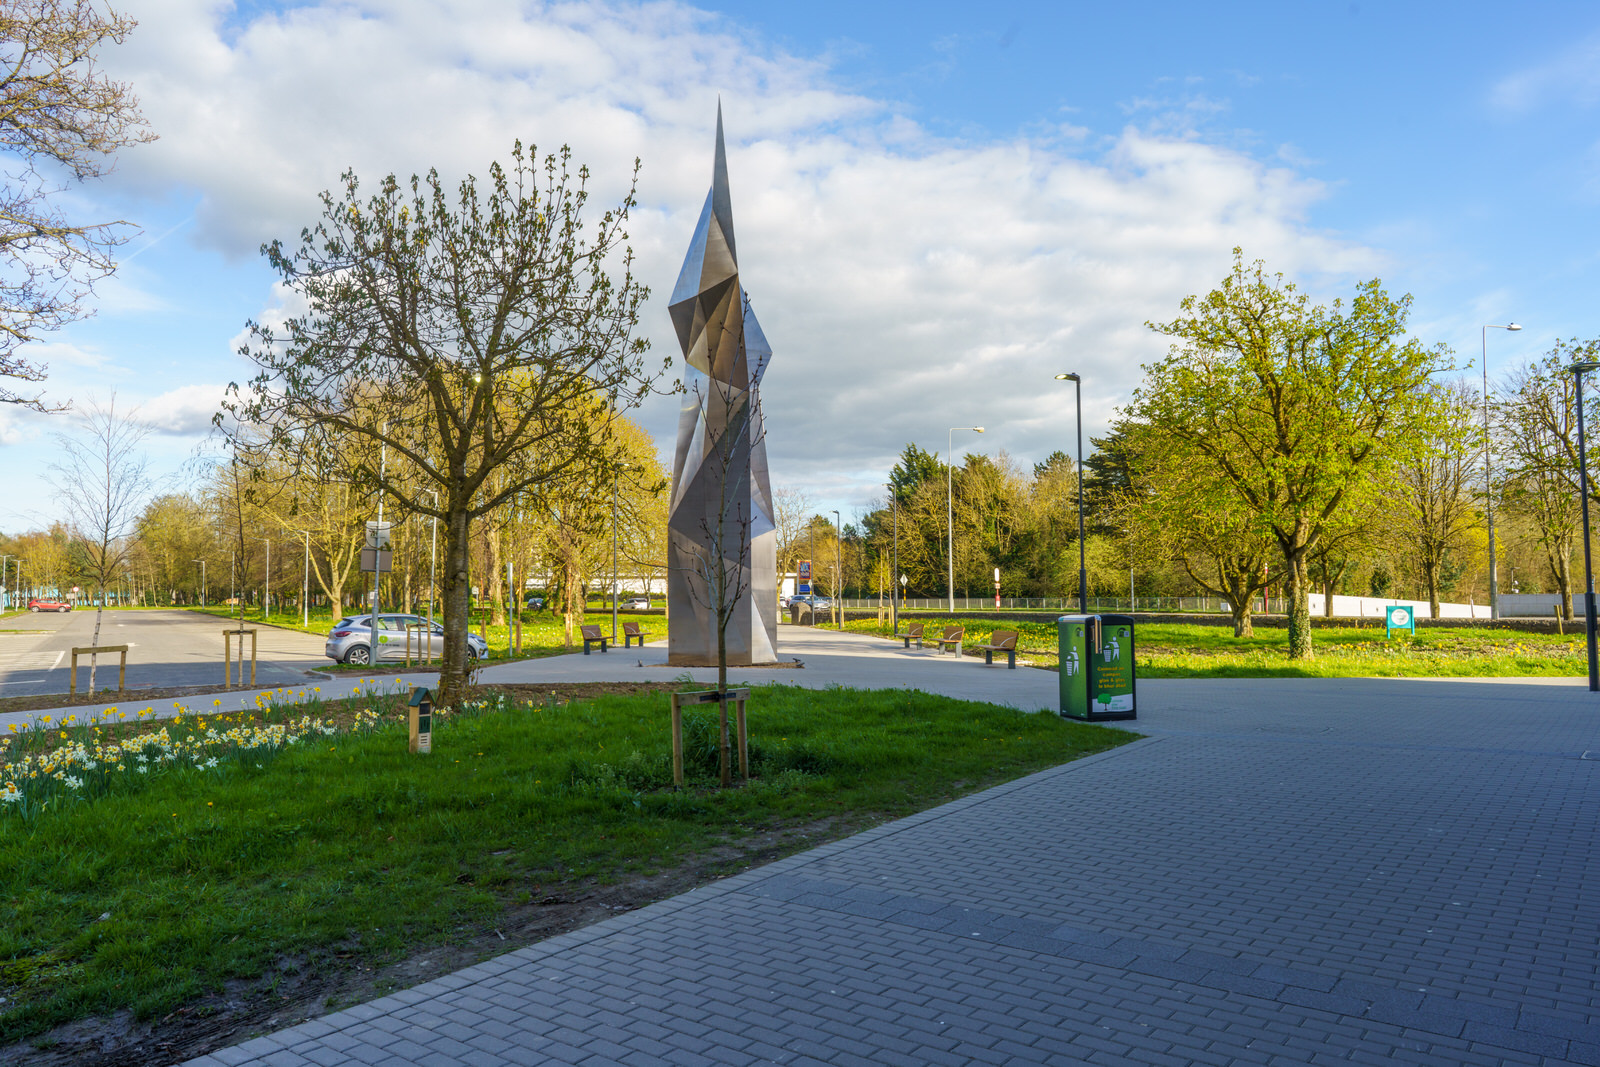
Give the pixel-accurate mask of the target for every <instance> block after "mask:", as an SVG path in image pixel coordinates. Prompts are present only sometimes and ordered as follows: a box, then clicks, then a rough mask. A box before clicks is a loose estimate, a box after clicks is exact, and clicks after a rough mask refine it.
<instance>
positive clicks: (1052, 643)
mask: <svg viewBox="0 0 1600 1067" xmlns="http://www.w3.org/2000/svg"><path fill="white" fill-rule="evenodd" d="M915 621H917V622H921V623H924V624H925V625H926V627H927V632H928V634H929V635H930V636H931V635H934V634H936V633H938V632H939V628H940V627H942V626H943V625H945V623H946V622H949V621H951V620H947V619H940V618H933V617H928V616H918V617H917V618H916V619H915ZM957 621H959V623H960V624H961V625H964V626H965V627H966V628H967V642H968V643H969V644H971V643H975V642H983V641H987V640H988V639H989V636H990V635H991V634H992V633H993V632H994V631H995V630H1016V631H1018V640H1017V646H1018V648H1019V649H1021V650H1022V656H1021V658H1025V659H1027V660H1028V661H1029V662H1030V663H1032V664H1033V665H1034V666H1036V667H1043V668H1045V669H1047V670H1056V669H1057V666H1058V664H1057V662H1056V627H1055V624H1054V623H1053V622H996V623H987V622H981V621H974V620H972V619H965V618H964V619H960V620H957ZM845 629H847V630H849V631H852V632H855V633H872V634H880V635H887V634H889V633H890V632H891V631H890V630H889V628H888V627H887V626H879V625H878V624H877V622H876V621H875V620H873V619H862V620H855V621H851V622H848V623H847V624H846V625H845ZM1135 638H1136V645H1137V649H1138V669H1139V676H1140V677H1141V678H1561V677H1569V676H1572V677H1575V676H1578V675H1582V674H1583V673H1584V671H1585V669H1586V666H1585V660H1584V644H1583V635H1582V634H1581V633H1580V634H1576V635H1570V634H1569V635H1566V636H1561V635H1557V634H1534V633H1526V632H1523V631H1521V630H1511V629H1506V630H1495V629H1491V628H1487V627H1481V626H1479V627H1471V628H1468V627H1461V628H1453V627H1431V626H1430V627H1428V628H1426V629H1421V630H1418V631H1417V633H1416V636H1415V637H1411V636H1396V637H1395V638H1394V639H1392V640H1389V639H1385V638H1384V636H1383V630H1382V629H1381V628H1377V629H1375V628H1373V627H1371V626H1366V627H1355V626H1350V627H1337V626H1328V627H1318V628H1317V629H1316V630H1315V631H1313V633H1312V645H1313V647H1314V648H1315V656H1314V657H1313V658H1312V659H1310V660H1300V661H1291V660H1290V659H1289V632H1288V630H1286V629H1266V628H1262V629H1258V630H1257V631H1256V632H1255V635H1254V636H1252V637H1234V636H1233V631H1232V630H1231V629H1230V628H1228V627H1223V626H1196V625H1189V624H1178V623H1140V624H1139V625H1138V626H1137V628H1136V630H1135Z"/></svg>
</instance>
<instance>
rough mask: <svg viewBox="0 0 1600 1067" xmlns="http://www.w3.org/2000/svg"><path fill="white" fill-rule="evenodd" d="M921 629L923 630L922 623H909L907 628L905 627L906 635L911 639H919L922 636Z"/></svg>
mask: <svg viewBox="0 0 1600 1067" xmlns="http://www.w3.org/2000/svg"><path fill="white" fill-rule="evenodd" d="M922 629H923V624H922V623H920V622H914V623H911V624H910V625H909V626H907V627H906V633H908V634H910V635H911V636H912V637H921V636H922Z"/></svg>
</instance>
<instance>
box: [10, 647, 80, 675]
mask: <svg viewBox="0 0 1600 1067" xmlns="http://www.w3.org/2000/svg"><path fill="white" fill-rule="evenodd" d="M65 655H66V653H65V652H56V653H54V654H52V653H50V652H48V651H46V652H39V651H28V652H0V671H53V670H55V669H56V667H58V666H60V664H61V658H62V657H63V656H65Z"/></svg>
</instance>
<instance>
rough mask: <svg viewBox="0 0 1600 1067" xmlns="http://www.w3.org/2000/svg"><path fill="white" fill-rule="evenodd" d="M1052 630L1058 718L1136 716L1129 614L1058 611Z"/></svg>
mask: <svg viewBox="0 0 1600 1067" xmlns="http://www.w3.org/2000/svg"><path fill="white" fill-rule="evenodd" d="M1056 631H1057V636H1058V639H1059V642H1060V646H1059V647H1060V652H1061V679H1060V684H1061V715H1062V717H1063V718H1067V719H1078V720H1081V721H1083V722H1108V721H1111V720H1114V719H1133V718H1137V717H1138V716H1137V713H1136V707H1135V700H1134V689H1135V684H1136V682H1137V678H1136V676H1135V671H1134V663H1135V659H1134V643H1133V617H1132V616H1130V615H1063V616H1061V617H1060V618H1059V619H1057V620H1056Z"/></svg>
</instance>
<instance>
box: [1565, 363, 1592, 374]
mask: <svg viewBox="0 0 1600 1067" xmlns="http://www.w3.org/2000/svg"><path fill="white" fill-rule="evenodd" d="M1567 369H1568V370H1569V371H1571V372H1572V373H1574V374H1586V373H1588V372H1589V371H1592V370H1600V363H1596V362H1594V361H1593V360H1582V361H1580V362H1577V363H1574V364H1573V365H1572V366H1570V367H1568V368H1567Z"/></svg>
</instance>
